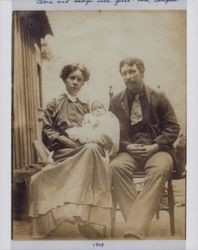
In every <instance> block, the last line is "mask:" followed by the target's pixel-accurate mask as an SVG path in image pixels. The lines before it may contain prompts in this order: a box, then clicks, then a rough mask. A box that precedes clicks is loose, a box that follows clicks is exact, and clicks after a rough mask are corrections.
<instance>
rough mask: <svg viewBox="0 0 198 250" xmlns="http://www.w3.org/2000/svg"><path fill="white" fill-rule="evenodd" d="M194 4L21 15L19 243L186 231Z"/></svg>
mask: <svg viewBox="0 0 198 250" xmlns="http://www.w3.org/2000/svg"><path fill="white" fill-rule="evenodd" d="M186 46H187V45H186V10H166V11H165V10H144V11H143V10H130V11H129V10H125V11H124V10H123V11H121V10H119V11H107V10H100V11H93V10H92V11H13V13H12V239H13V240H16V241H17V240H123V241H127V240H185V239H186V182H187V180H186V148H187V145H186V131H187V126H186V119H187V115H186V112H187V111H186V109H187V108H186V103H187V98H186V88H187V86H186V85H187V84H186V82H187V69H186V68H187V66H186V65H187V58H186Z"/></svg>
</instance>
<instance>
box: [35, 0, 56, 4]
mask: <svg viewBox="0 0 198 250" xmlns="http://www.w3.org/2000/svg"><path fill="white" fill-rule="evenodd" d="M53 3H54V2H53V0H37V4H53Z"/></svg>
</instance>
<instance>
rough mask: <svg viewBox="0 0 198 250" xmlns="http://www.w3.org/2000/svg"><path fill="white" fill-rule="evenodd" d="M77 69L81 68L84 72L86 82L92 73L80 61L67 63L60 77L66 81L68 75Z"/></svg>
mask: <svg viewBox="0 0 198 250" xmlns="http://www.w3.org/2000/svg"><path fill="white" fill-rule="evenodd" d="M76 70H80V71H81V72H82V74H83V77H84V81H85V82H86V81H88V80H89V76H90V73H89V71H88V69H87V68H86V67H85V66H84V65H82V64H79V63H75V64H67V65H65V66H64V67H63V69H62V71H61V73H60V78H62V80H63V81H65V80H66V79H67V77H68V75H69V74H70V73H72V72H74V71H76Z"/></svg>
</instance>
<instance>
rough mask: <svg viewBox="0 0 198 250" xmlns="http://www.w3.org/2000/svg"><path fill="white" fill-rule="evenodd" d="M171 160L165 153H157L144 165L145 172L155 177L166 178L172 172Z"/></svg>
mask: <svg viewBox="0 0 198 250" xmlns="http://www.w3.org/2000/svg"><path fill="white" fill-rule="evenodd" d="M172 168H173V159H172V157H171V156H170V155H169V154H168V153H165V152H162V153H159V154H158V155H156V156H154V157H153V158H152V157H151V159H149V161H148V162H147V163H146V166H145V171H146V172H148V173H150V174H151V175H153V176H156V177H167V178H168V176H169V174H170V173H171V172H172Z"/></svg>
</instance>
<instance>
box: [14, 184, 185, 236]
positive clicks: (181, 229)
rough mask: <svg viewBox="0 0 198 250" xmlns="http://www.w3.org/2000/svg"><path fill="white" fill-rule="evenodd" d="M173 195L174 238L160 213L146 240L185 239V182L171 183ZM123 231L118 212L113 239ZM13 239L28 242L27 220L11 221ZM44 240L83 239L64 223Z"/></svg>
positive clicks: (28, 224) (29, 227) (29, 226)
mask: <svg viewBox="0 0 198 250" xmlns="http://www.w3.org/2000/svg"><path fill="white" fill-rule="evenodd" d="M173 188H174V194H175V227H176V234H175V236H171V235H170V224H169V215H168V213H167V212H166V211H161V212H160V218H159V220H157V219H156V218H153V221H152V224H151V227H150V232H149V236H148V238H147V239H148V240H184V239H185V181H184V180H177V181H174V183H173ZM123 231H124V220H123V217H122V215H121V213H120V212H117V214H116V230H115V235H114V237H113V239H122V234H123ZM13 236H14V237H13V239H14V240H30V239H31V225H30V221H28V220H15V221H13ZM46 239H49V240H55V239H56V240H65V239H71V240H72V239H77V240H78V239H79V240H82V239H85V238H84V237H83V236H82V235H81V234H80V233H79V232H78V230H77V228H76V227H75V225H72V224H70V223H67V222H64V223H62V224H61V225H60V226H59V227H58V228H56V230H54V231H53V232H52V233H51V234H50V235H48V237H47V238H46Z"/></svg>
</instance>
